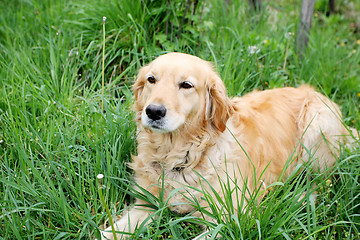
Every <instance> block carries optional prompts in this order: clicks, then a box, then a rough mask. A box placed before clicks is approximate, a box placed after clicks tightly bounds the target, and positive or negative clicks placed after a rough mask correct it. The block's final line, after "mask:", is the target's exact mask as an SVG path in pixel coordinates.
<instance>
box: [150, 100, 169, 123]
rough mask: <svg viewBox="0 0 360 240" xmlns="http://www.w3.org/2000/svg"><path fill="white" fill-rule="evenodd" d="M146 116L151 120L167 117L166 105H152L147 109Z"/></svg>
mask: <svg viewBox="0 0 360 240" xmlns="http://www.w3.org/2000/svg"><path fill="white" fill-rule="evenodd" d="M145 112H146V115H147V116H148V117H149V118H150V119H151V120H154V121H155V120H159V119H161V118H163V117H164V116H165V115H166V108H165V106H164V105H156V104H150V105H149V106H147V107H146V109H145Z"/></svg>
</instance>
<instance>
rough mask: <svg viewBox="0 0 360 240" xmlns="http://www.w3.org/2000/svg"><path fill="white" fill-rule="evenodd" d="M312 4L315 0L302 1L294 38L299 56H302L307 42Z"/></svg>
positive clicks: (312, 11) (312, 10)
mask: <svg viewBox="0 0 360 240" xmlns="http://www.w3.org/2000/svg"><path fill="white" fill-rule="evenodd" d="M314 3H315V0H302V6H301V16H300V22H299V26H298V31H297V36H296V50H297V53H298V54H299V55H303V54H304V52H305V50H306V47H307V45H308V42H309V34H310V29H311V21H312V17H313V13H314Z"/></svg>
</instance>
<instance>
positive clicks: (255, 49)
mask: <svg viewBox="0 0 360 240" xmlns="http://www.w3.org/2000/svg"><path fill="white" fill-rule="evenodd" d="M248 51H249V53H250V55H253V54H258V53H259V52H260V48H258V47H256V46H255V45H254V46H249V47H248Z"/></svg>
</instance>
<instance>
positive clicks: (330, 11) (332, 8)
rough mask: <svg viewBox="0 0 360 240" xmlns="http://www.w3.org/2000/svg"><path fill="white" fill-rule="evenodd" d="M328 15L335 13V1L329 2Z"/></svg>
mask: <svg viewBox="0 0 360 240" xmlns="http://www.w3.org/2000/svg"><path fill="white" fill-rule="evenodd" d="M328 12H329V14H328V15H330V14H334V13H336V6H335V0H329V11H328Z"/></svg>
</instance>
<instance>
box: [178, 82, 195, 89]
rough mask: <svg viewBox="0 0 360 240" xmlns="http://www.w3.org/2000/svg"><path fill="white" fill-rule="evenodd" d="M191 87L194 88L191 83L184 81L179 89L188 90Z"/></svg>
mask: <svg viewBox="0 0 360 240" xmlns="http://www.w3.org/2000/svg"><path fill="white" fill-rule="evenodd" d="M192 87H194V85H193V84H192V83H191V82H187V81H185V82H182V83H180V88H185V89H189V88H192Z"/></svg>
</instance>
